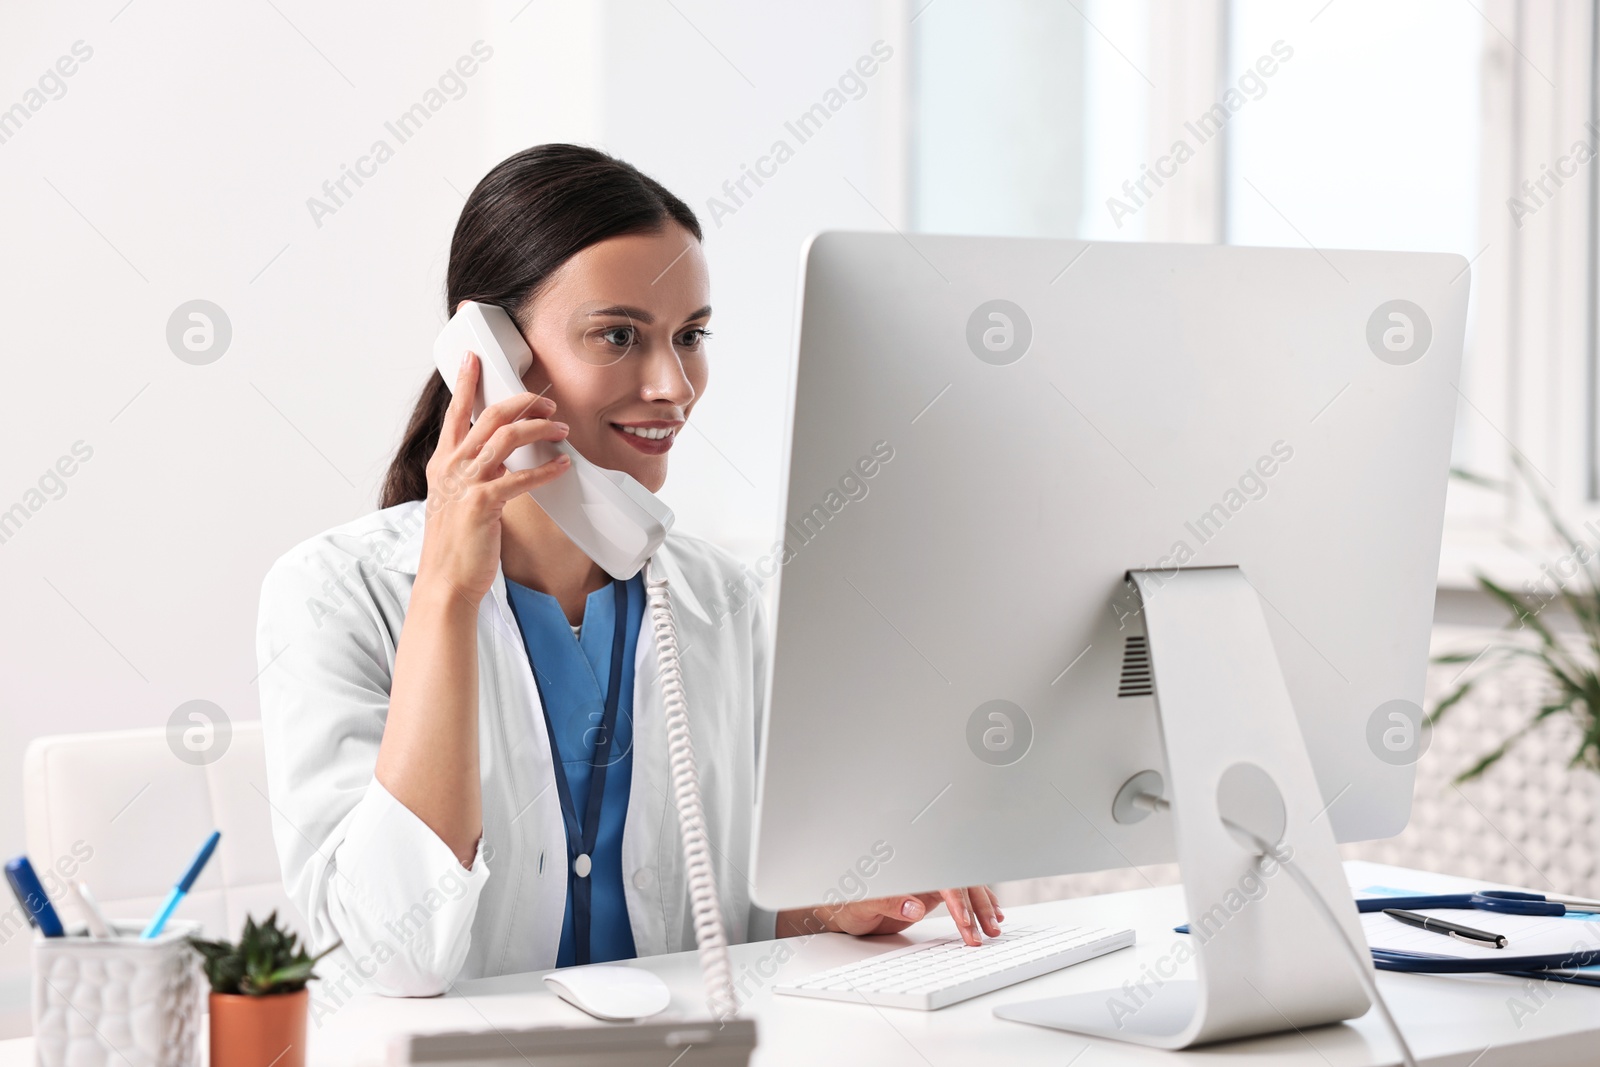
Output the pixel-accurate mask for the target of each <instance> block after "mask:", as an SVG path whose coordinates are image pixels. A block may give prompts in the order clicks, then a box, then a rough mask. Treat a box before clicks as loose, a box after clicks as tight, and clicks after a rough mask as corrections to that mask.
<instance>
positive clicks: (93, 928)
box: [77, 882, 111, 938]
mask: <svg viewBox="0 0 1600 1067" xmlns="http://www.w3.org/2000/svg"><path fill="white" fill-rule="evenodd" d="M77 891H78V902H79V903H81V904H82V905H83V921H84V924H85V925H87V926H88V927H89V936H90V937H100V938H105V937H110V936H111V925H110V924H109V923H107V922H106V917H105V914H104V913H103V912H101V910H100V902H99V901H97V900H95V899H94V894H93V893H91V892H89V883H88V882H79V883H78V885H77Z"/></svg>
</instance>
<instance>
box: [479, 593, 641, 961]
mask: <svg viewBox="0 0 1600 1067" xmlns="http://www.w3.org/2000/svg"><path fill="white" fill-rule="evenodd" d="M626 586H627V590H628V609H627V610H628V615H627V620H626V629H625V631H624V645H623V657H622V664H623V665H622V685H621V692H620V693H619V694H618V696H617V725H616V733H615V736H613V737H612V739H611V757H610V758H611V762H610V765H609V766H608V767H607V768H606V785H605V793H604V795H603V797H602V801H601V806H600V828H599V833H598V835H597V838H596V844H595V850H594V853H593V855H592V856H590V860H591V861H592V862H593V864H594V867H593V869H592V870H591V871H590V873H589V877H590V879H591V880H592V882H593V885H592V886H591V888H590V894H591V896H590V919H589V946H590V947H589V959H590V962H592V963H605V962H607V961H608V960H626V959H632V958H634V956H636V955H637V954H638V953H637V952H636V951H635V949H634V945H633V927H632V926H631V925H630V924H629V922H628V904H627V900H626V899H625V898H624V897H623V893H622V824H623V820H624V818H625V816H626V815H627V813H628V792H629V788H630V786H631V785H632V779H633V656H634V649H635V648H636V647H637V646H638V642H639V627H640V623H641V621H642V620H643V617H644V578H643V577H642V576H641V575H637V574H636V575H634V576H633V578H631V579H630V580H629V581H628V582H627V583H626ZM506 594H507V596H508V597H509V598H510V600H511V612H512V614H513V615H514V616H516V620H517V627H518V629H520V630H521V631H522V643H523V645H524V646H525V647H526V648H527V651H528V660H529V662H530V663H531V664H532V665H533V670H534V673H535V675H536V677H537V679H538V684H539V695H540V699H542V700H543V701H544V704H545V710H546V711H547V712H548V713H549V719H550V723H551V726H552V727H553V728H554V731H555V737H554V738H553V739H552V740H553V741H554V743H555V748H556V751H557V752H558V753H560V759H561V762H562V765H563V767H564V768H565V771H566V777H567V787H568V792H569V794H570V795H571V797H572V803H573V806H574V807H575V808H576V809H577V810H576V814H577V816H578V824H579V825H580V826H581V825H582V824H583V820H584V812H585V811H586V809H587V808H588V803H589V777H590V768H589V761H590V760H591V759H593V758H594V746H595V740H596V736H597V735H598V733H599V725H600V722H601V719H602V717H603V715H604V712H605V706H606V696H607V695H608V694H607V687H608V686H609V685H610V682H611V644H612V639H613V636H614V633H615V627H616V599H615V597H616V594H615V593H613V592H612V589H611V583H610V582H607V583H606V584H605V585H604V586H602V587H601V588H599V589H596V590H595V591H594V592H592V593H590V594H589V598H588V600H587V601H586V603H585V605H584V609H583V626H582V632H581V634H580V636H579V637H577V638H574V637H573V634H572V627H571V626H570V625H569V624H568V623H567V616H566V613H565V612H563V611H562V610H561V603H560V602H559V601H558V600H556V598H555V597H553V596H551V595H550V594H549V593H541V592H539V591H538V590H537V589H529V588H528V587H527V586H525V585H519V584H517V583H516V582H513V581H511V580H510V579H507V580H506ZM561 860H563V861H564V860H566V857H565V856H562V857H561ZM574 881H576V875H574V874H572V872H571V869H570V867H569V869H568V873H567V911H566V917H565V919H564V920H563V921H562V924H561V947H560V949H559V951H558V952H557V954H556V966H558V967H570V966H572V965H573V963H574V962H575V961H576V958H577V956H576V952H575V951H574V948H573V927H572V891H573V882H574Z"/></svg>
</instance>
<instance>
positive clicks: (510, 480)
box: [417, 353, 571, 607]
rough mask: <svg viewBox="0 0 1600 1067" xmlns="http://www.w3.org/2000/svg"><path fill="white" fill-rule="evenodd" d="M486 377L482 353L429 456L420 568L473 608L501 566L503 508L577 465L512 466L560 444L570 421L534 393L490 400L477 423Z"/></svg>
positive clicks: (472, 360)
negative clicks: (518, 456)
mask: <svg viewBox="0 0 1600 1067" xmlns="http://www.w3.org/2000/svg"><path fill="white" fill-rule="evenodd" d="M481 374H482V368H481V364H480V362H479V359H478V357H477V355H475V354H473V353H468V354H467V357H466V358H465V359H463V360H462V361H461V369H460V371H459V372H458V375H457V378H456V385H455V394H454V396H452V397H451V399H450V405H449V406H448V407H447V408H446V409H445V413H444V420H443V423H442V424H441V426H440V428H439V443H438V445H437V447H436V448H435V449H434V453H433V458H432V459H430V460H429V461H428V502H427V524H426V527H425V528H424V532H423V539H422V558H421V560H420V562H419V564H418V568H417V582H418V583H419V584H423V583H428V584H432V583H442V584H443V585H444V586H445V587H447V588H448V589H449V591H450V592H451V593H453V594H454V595H456V596H461V597H465V598H466V599H467V600H468V601H469V602H470V603H471V604H472V605H473V606H474V607H476V606H477V604H478V603H479V602H480V601H481V600H483V598H484V596H486V595H487V594H488V592H489V588H490V587H491V586H492V585H493V584H494V576H495V571H496V569H497V567H498V566H499V563H500V513H501V511H502V510H503V509H504V508H505V506H506V504H508V503H509V502H511V501H512V500H515V499H516V498H517V497H519V496H521V495H522V494H523V493H526V492H527V491H528V490H530V489H533V488H536V487H537V486H540V485H543V484H545V483H546V482H549V481H552V480H554V479H555V478H557V477H559V476H560V475H561V474H562V473H563V472H564V471H566V469H567V468H568V467H569V466H570V465H571V461H570V460H568V459H567V457H565V456H557V457H556V458H555V459H552V460H550V461H549V462H547V463H542V464H540V465H539V466H537V467H532V468H530V469H528V470H524V471H508V470H507V469H506V467H505V460H506V457H508V456H510V455H511V453H512V452H514V451H515V450H517V449H518V448H520V447H522V446H523V445H527V444H532V443H533V442H535V441H559V440H561V439H563V438H564V437H566V436H567V425H566V423H563V422H556V421H554V420H553V419H552V416H553V415H554V414H555V408H556V405H555V401H553V400H551V399H550V398H549V397H544V396H536V395H535V394H533V393H520V394H518V395H517V396H514V397H510V398H508V399H506V400H502V401H500V402H499V403H496V404H491V405H490V406H489V407H487V408H485V409H484V412H483V415H482V416H480V417H479V419H478V421H477V422H476V423H474V422H473V421H472V407H473V399H474V397H476V396H477V395H478V385H479V378H480V376H481Z"/></svg>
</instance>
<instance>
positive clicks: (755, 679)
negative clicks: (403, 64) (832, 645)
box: [745, 590, 778, 941]
mask: <svg viewBox="0 0 1600 1067" xmlns="http://www.w3.org/2000/svg"><path fill="white" fill-rule="evenodd" d="M750 602H751V604H752V606H753V608H754V610H753V611H751V613H750V679H751V684H752V686H753V687H754V688H753V691H752V692H751V695H750V712H751V714H752V715H754V716H755V761H756V765H755V768H754V769H753V771H752V774H755V775H759V774H760V773H761V728H762V724H763V723H764V722H765V716H766V701H767V603H766V599H765V596H764V593H763V591H759V590H758V591H757V592H756V594H755V595H754V596H752V597H751V598H750ZM759 788H760V784H759V783H757V789H758V790H759ZM752 843H753V842H752ZM777 921H778V914H777V912H772V911H768V910H766V909H765V908H762V907H758V906H757V905H756V902H755V900H754V899H752V900H751V901H750V915H749V918H748V919H747V920H746V925H745V930H746V940H748V941H771V940H772V939H773V938H774V937H776V936H777Z"/></svg>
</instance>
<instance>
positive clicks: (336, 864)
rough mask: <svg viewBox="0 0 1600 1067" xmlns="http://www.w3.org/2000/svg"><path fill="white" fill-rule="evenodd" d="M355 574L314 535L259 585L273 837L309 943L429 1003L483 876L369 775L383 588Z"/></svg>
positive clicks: (387, 672) (379, 682) (442, 984)
mask: <svg viewBox="0 0 1600 1067" xmlns="http://www.w3.org/2000/svg"><path fill="white" fill-rule="evenodd" d="M363 566H370V563H369V562H368V561H367V560H365V559H363V558H360V557H357V556H356V555H354V554H352V553H348V552H341V551H338V550H337V549H335V548H334V547H333V546H332V545H330V544H329V543H328V542H326V541H321V540H314V541H312V542H308V543H307V544H306V545H302V546H300V547H299V548H297V549H295V550H294V551H292V552H291V553H289V554H288V555H286V556H285V557H283V558H282V559H280V560H279V561H278V562H277V563H276V564H275V565H274V566H273V568H272V569H271V571H269V572H268V574H267V576H266V579H265V580H264V581H263V583H262V589H261V610H260V617H259V622H258V626H257V647H256V654H257V659H258V662H259V665H260V670H261V674H260V676H259V681H258V684H259V685H260V691H261V724H262V733H263V740H264V744H265V749H266V763H267V792H268V798H269V800H270V801H271V804H272V832H273V839H274V841H275V843H276V846H277V852H278V861H279V865H280V867H281V869H282V871H283V880H284V887H285V889H286V890H287V892H288V894H289V897H290V899H291V900H293V901H294V904H295V906H296V907H297V908H299V910H300V913H301V915H302V917H303V918H304V920H305V922H306V924H307V927H308V929H307V930H306V933H307V934H308V938H307V940H308V942H309V944H310V945H311V946H313V947H315V948H320V947H321V946H324V945H328V944H331V943H332V942H333V941H334V940H335V939H339V940H342V941H343V943H344V945H343V949H342V950H341V954H340V956H339V957H337V958H339V959H340V960H341V961H342V962H344V963H345V965H346V966H347V967H350V968H353V969H354V971H355V972H356V973H357V974H359V975H360V976H361V977H362V978H363V979H365V980H366V985H365V986H364V987H363V988H364V989H366V990H369V991H376V992H379V993H384V994H387V995H390V996H433V995H435V994H438V993H442V992H443V991H444V990H445V988H446V987H447V986H448V984H449V983H450V982H451V981H452V980H453V979H454V978H455V976H456V975H457V974H458V973H459V972H460V970H461V967H462V965H463V963H464V962H465V960H466V956H467V950H468V948H469V946H470V938H471V934H470V931H471V927H472V921H473V917H474V916H475V914H476V912H477V905H478V897H479V894H480V893H481V892H482V889H483V885H484V882H485V881H486V880H487V879H488V877H489V869H488V865H487V863H486V859H485V855H484V851H483V842H482V841H481V840H480V841H479V842H478V852H477V854H476V856H475V857H474V859H473V862H472V866H471V867H470V868H464V867H462V865H461V862H460V861H459V860H458V859H457V858H456V856H455V854H454V853H453V852H452V851H451V849H450V848H449V846H447V845H446V844H445V843H444V842H443V841H442V840H441V839H440V838H439V836H438V835H437V834H435V833H434V832H433V831H432V830H431V829H430V828H429V827H428V826H427V824H426V823H424V822H423V821H422V820H421V819H419V818H418V817H417V816H416V815H415V814H414V813H413V812H412V811H411V810H410V809H408V808H407V807H406V806H405V805H404V804H402V803H400V802H399V801H398V800H396V799H395V798H394V797H393V796H392V795H391V794H390V793H389V791H388V790H386V789H385V788H384V787H383V786H382V784H380V783H379V782H378V780H377V779H376V778H375V777H374V775H373V769H374V767H375V766H376V764H377V759H378V746H379V743H380V742H381V740H382V738H383V726H384V721H385V719H386V717H387V715H388V709H389V685H390V679H391V677H392V668H391V664H392V663H393V661H394V638H395V636H397V634H391V632H390V626H389V625H388V624H387V623H386V622H385V620H384V618H383V614H382V613H380V611H379V610H378V602H377V601H376V600H375V599H374V597H375V596H389V597H393V593H392V592H390V591H388V590H386V589H383V588H382V587H381V585H379V584H378V583H377V582H376V580H375V579H369V578H366V577H365V576H363V575H362V574H361V571H362V568H363ZM330 579H331V580H332V584H330ZM369 583H370V584H369ZM374 587H376V588H374ZM388 606H389V609H390V614H391V617H399V614H400V611H401V609H400V607H399V605H398V604H396V603H390V604H389V605H388Z"/></svg>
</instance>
